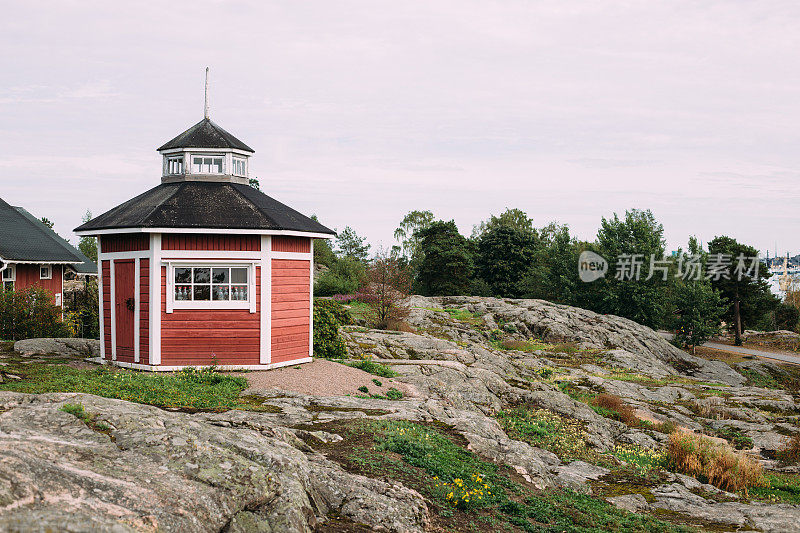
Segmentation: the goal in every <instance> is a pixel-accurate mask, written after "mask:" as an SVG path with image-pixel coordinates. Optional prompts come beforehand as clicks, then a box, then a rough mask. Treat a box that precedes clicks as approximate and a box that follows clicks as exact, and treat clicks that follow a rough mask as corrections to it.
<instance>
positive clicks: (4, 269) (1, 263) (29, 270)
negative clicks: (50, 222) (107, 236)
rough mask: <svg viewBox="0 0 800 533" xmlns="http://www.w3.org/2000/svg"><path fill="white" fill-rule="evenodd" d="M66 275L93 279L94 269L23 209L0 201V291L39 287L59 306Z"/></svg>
mask: <svg viewBox="0 0 800 533" xmlns="http://www.w3.org/2000/svg"><path fill="white" fill-rule="evenodd" d="M70 272H72V273H74V274H78V275H89V276H94V275H96V274H97V265H95V264H94V263H93V262H92V260H91V259H89V258H88V257H86V256H85V255H83V254H82V253H81V252H80V251H79V250H77V249H76V248H75V247H74V246H72V245H71V244H70V243H68V242H67V241H65V240H64V239H62V238H61V237H59V236H58V234H57V233H56V232H54V231H53V230H52V229H50V228H49V227H48V226H46V225H45V224H44V223H43V222H42V221H41V220H39V219H38V218H36V217H34V216H33V215H31V214H30V213H28V212H27V211H26V210H25V209H23V208H21V207H14V206H11V205H9V204H8V203H6V202H5V201H3V199H0V281H2V284H0V289H1V290H24V289H27V288H29V287H40V288H42V289H44V290H46V291H47V292H49V293H50V294H52V295H53V300H54V302H55V304H56V305H58V306H61V305H62V304H63V302H62V300H63V293H64V276H65V274H69V273H70Z"/></svg>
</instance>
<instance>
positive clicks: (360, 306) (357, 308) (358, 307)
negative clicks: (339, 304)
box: [345, 301, 372, 320]
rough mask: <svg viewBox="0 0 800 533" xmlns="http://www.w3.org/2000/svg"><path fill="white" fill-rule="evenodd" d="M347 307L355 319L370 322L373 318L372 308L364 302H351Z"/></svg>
mask: <svg viewBox="0 0 800 533" xmlns="http://www.w3.org/2000/svg"><path fill="white" fill-rule="evenodd" d="M345 307H346V308H347V310H348V311H349V312H350V316H352V317H353V318H357V319H363V320H368V319H370V318H371V317H372V308H371V307H370V306H369V304H365V303H364V302H355V301H353V302H349V303H347V304H345Z"/></svg>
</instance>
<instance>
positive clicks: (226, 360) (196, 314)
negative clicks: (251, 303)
mask: <svg viewBox="0 0 800 533" xmlns="http://www.w3.org/2000/svg"><path fill="white" fill-rule="evenodd" d="M260 271H261V268H260V267H257V268H256V279H261V272H260ZM255 296H256V309H257V310H258V309H260V308H261V287H260V284H256V294H255ZM166 310H167V308H166V268H164V267H162V269H161V364H162V365H165V366H173V365H208V364H210V363H211V362H212V354H214V355H215V356H216V362H217V363H219V364H220V365H257V364H259V362H260V350H261V333H260V332H261V329H260V326H261V315H260V311H257V312H256V313H250V311H249V310H247V309H219V310H218V309H175V310H174V311H173V312H172V313H169V314H167V312H166Z"/></svg>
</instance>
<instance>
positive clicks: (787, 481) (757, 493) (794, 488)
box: [749, 473, 800, 505]
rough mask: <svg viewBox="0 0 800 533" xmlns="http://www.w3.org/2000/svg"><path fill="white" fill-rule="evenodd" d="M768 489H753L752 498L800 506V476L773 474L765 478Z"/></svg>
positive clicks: (751, 490)
mask: <svg viewBox="0 0 800 533" xmlns="http://www.w3.org/2000/svg"><path fill="white" fill-rule="evenodd" d="M764 477H765V478H766V481H767V486H766V487H753V488H751V489H750V491H749V492H750V497H751V498H752V499H754V500H762V501H768V502H770V503H790V504H793V505H798V504H800V475H798V474H777V473H771V474H766V475H765V476H764Z"/></svg>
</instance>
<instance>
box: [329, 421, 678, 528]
mask: <svg viewBox="0 0 800 533" xmlns="http://www.w3.org/2000/svg"><path fill="white" fill-rule="evenodd" d="M349 428H350V429H349V430H347V431H342V430H341V428H340V429H338V430H337V431H339V432H340V433H342V434H343V435H344V436H345V441H344V443H338V446H341V445H342V444H346V445H347V447H346V448H345V449H346V450H348V451H347V452H344V451H340V452H338V453H346V454H347V455H346V457H347V458H348V459H347V461H348V463H349V464H350V465H351V466H354V467H356V468H357V469H358V470H359V471H361V472H363V473H366V474H367V475H372V476H388V477H391V478H394V479H401V480H402V482H403V483H404V484H406V485H407V486H410V487H412V488H415V489H416V490H418V491H420V492H421V493H422V494H423V495H425V496H426V497H427V498H430V499H431V500H432V501H433V504H434V505H433V506H431V511H432V513H433V514H434V516H433V519H434V522H435V524H436V525H437V526H439V527H438V528H437V529H442V530H447V531H524V532H536V533H544V532H560V531H569V532H575V533H577V532H598V533H599V532H606V531H617V532H631V533H632V532H639V531H650V532H662V531H666V532H674V531H689V529H687V528H684V527H682V526H675V525H673V524H670V523H667V522H664V521H661V520H658V519H656V518H654V517H651V516H648V515H640V514H633V513H629V512H626V511H622V510H620V509H617V508H615V507H613V506H612V505H610V504H608V503H606V502H604V501H602V500H600V499H597V498H593V497H591V496H588V495H585V494H579V493H576V492H572V491H569V490H550V491H546V492H544V493H538V492H537V491H534V490H533V489H532V488H531V487H530V486H528V485H526V484H524V483H522V482H520V481H517V480H516V479H517V477H515V475H514V473H513V471H512V470H511V469H510V468H508V467H506V466H503V465H498V464H496V463H493V462H489V461H485V460H483V459H482V458H481V457H480V456H478V455H476V454H475V453H473V452H471V451H468V450H466V449H465V447H464V445H463V444H464V443H463V442H459V440H458V438H457V437H452V436H450V435H449V434H448V433H447V432H445V431H444V430H442V429H438V428H434V427H431V426H429V425H423V424H419V423H414V422H406V421H388V420H379V421H378V420H375V421H359V422H352V423H351V425H350V426H349ZM339 449H340V450H341V448H339Z"/></svg>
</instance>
